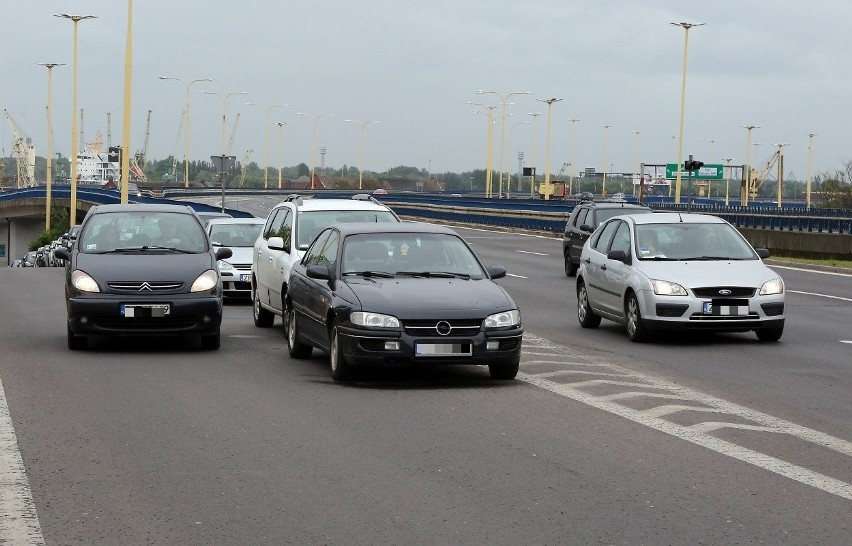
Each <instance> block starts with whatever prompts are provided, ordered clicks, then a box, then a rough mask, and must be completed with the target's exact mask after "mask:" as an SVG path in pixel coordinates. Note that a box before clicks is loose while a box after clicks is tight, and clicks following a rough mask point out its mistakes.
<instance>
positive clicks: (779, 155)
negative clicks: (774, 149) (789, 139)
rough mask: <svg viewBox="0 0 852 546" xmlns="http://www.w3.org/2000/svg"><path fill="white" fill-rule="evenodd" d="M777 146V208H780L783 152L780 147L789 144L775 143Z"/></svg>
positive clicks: (782, 182)
mask: <svg viewBox="0 0 852 546" xmlns="http://www.w3.org/2000/svg"><path fill="white" fill-rule="evenodd" d="M776 146H778V208H779V209H780V208H781V198H782V196H783V194H784V154H783V152H782V149H783V148H784V146H789V144H786V143H784V144H776Z"/></svg>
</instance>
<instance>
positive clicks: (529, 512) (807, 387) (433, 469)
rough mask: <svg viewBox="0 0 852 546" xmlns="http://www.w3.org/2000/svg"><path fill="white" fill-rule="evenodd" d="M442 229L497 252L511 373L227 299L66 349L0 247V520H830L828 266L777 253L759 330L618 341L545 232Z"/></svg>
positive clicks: (134, 530) (482, 531)
mask: <svg viewBox="0 0 852 546" xmlns="http://www.w3.org/2000/svg"><path fill="white" fill-rule="evenodd" d="M228 206H234V205H233V204H230V203H229V205H228ZM252 206H256V207H258V209H259V210H258V212H261V211H262V207H264V206H266V207H267V210H268V206H267V204H265V203H255V204H253V205H252ZM247 210H248V208H247ZM252 212H254V211H252ZM460 232H462V233H463V234H464V235H465V237H466V238H467V239H468V240H469V241H470V242H471V243H472V244H473V245H474V248H475V249H476V251H477V252H478V253H479V254H480V256H481V257H482V258H483V259H484V260H485V261H486V262H487V263H494V264H496V263H500V264H503V265H505V266H507V269H508V271H509V273H510V276H508V277H507V278H506V279H504V280H502V281H500V282H501V283H502V284H503V285H504V286H506V287H507V289H508V290H509V291H510V292H511V293H512V295H513V296H514V297H515V299H516V300H517V301H518V303H519V306H520V307H521V311H522V313H523V319H524V324H525V327H526V330H527V333H528V335H527V336H526V337H525V340H524V355H523V361H522V364H521V374H520V375H519V380H517V381H514V382H510V383H505V382H499V381H493V380H491V379H490V378H489V377H488V372H487V370H485V369H480V368H476V367H472V368H468V367H457V368H456V367H444V368H438V369H408V370H395V371H386V372H381V373H367V374H362V375H361V376H360V378H359V379H360V380H359V381H357V382H355V383H353V384H349V385H341V384H337V383H334V382H333V381H332V380H331V378H330V376H329V373H328V364H327V358H326V356H325V355H323V354H321V353H319V352H318V351H315V352H314V356H313V358H311V359H309V360H306V361H293V360H290V359H289V357H288V356H287V353H286V347H285V340H284V336H283V331H282V329H281V328H280V322H278V321H276V326H275V327H274V328H273V329H268V330H267V329H263V330H261V329H257V328H255V327H254V326H253V323H252V321H251V309H250V307H249V306H248V305H247V304H243V303H229V304H228V305H227V306H226V312H225V323H224V325H223V342H222V348H221V349H220V350H219V351H217V352H201V351H196V350H195V349H194V348H193V347H192V346H191V345H187V344H183V343H181V342H178V341H174V340H170V339H158V340H154V341H151V340H146V341H115V340H107V341H100V342H97V343H95V344H94V346H93V347H92V348H91V349H90V350H88V351H84V352H70V351H68V350H67V349H66V346H65V327H64V321H65V316H64V302H63V300H62V284H61V283H62V273H63V272H62V271H61V270H59V269H40V268H37V269H10V268H6V269H4V270H0V325H2V328H0V346H2V353H0V381H2V386H3V389H4V391H5V404H2V403H0V463H3V465H4V466H0V480H3V483H2V485H3V487H2V488H0V514H2V515H0V542H2V540H3V539H9V537H11V538H13V539H17V540H20V542H21V543H39V541H40V539H41V537H43V539H44V542H45V543H47V544H741V543H760V542H762V543H769V544H778V543H786V544H848V543H849V537H850V535H852V532H850V529H852V485H850V484H852V420H850V417H852V388H850V387H852V358H850V352H851V351H850V350H852V345H850V343H848V342H849V341H852V331H851V330H850V327H849V324H850V323H852V301H850V299H852V278H850V277H848V276H840V275H828V274H825V273H814V272H807V271H799V270H790V269H783V270H782V269H779V270H778V271H779V273H781V274H782V275H783V276H784V278H785V281H786V283H787V289H788V294H787V302H788V310H789V312H788V319H787V328H786V330H785V334H784V337H783V338H782V339H781V341H780V342H779V343H774V344H773V343H760V342H758V341H757V339H756V337H755V336H754V335H753V334H727V335H715V336H691V337H684V336H674V337H672V338H671V339H663V340H657V341H655V342H653V343H648V344H634V343H630V342H629V341H628V340H627V337H626V334H625V333H624V332H623V330H622V329H621V328H620V327H618V326H616V325H612V324H608V323H606V322H604V323H603V324H602V326H601V327H600V328H599V329H598V330H593V331H589V330H582V329H581V328H580V327H579V325H578V324H577V320H576V316H575V308H576V298H575V295H574V281H573V279H568V278H566V277H565V275H564V273H563V271H562V264H561V256H560V246H559V245H560V243H559V241H558V240H555V239H546V238H537V237H525V236H522V235H518V234H508V233H499V232H490V231H479V230H468V229H460ZM0 402H2V398H0ZM6 406H7V407H8V414H7V420H8V421H9V422H10V423H11V425H13V432H10V431H12V427H4V426H3V419H2V418H3V414H4V411H3V408H4V407H6ZM10 434H12V441H11V442H10V441H9V435H10ZM4 448H5V450H4ZM16 454H17V456H18V457H19V460H20V462H21V465H20V466H21V472H16V468H15V455H16ZM23 470H25V473H24V472H23ZM30 499H31V502H30ZM33 507H34V510H33ZM33 512H36V513H37V516H38V517H37V520H34V519H33V518H32V517H30V518H26V517H25V516H27V515H30V514H32V513H33ZM21 516H24V517H21Z"/></svg>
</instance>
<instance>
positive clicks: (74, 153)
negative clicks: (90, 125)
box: [54, 13, 96, 226]
mask: <svg viewBox="0 0 852 546" xmlns="http://www.w3.org/2000/svg"><path fill="white" fill-rule="evenodd" d="M54 17H61V18H63V19H68V20H70V21H71V22H72V23H74V64H73V65H72V72H73V84H72V92H71V96H72V99H71V210H70V213H69V222H70V225H72V226H73V225H74V224H76V223H77V26H78V23H79V22H80V21H83V20H84V19H95V18H96V16H94V15H68V14H67V13H61V14H58V15H54Z"/></svg>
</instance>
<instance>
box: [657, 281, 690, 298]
mask: <svg viewBox="0 0 852 546" xmlns="http://www.w3.org/2000/svg"><path fill="white" fill-rule="evenodd" d="M651 285H652V286H653V287H654V294H656V295H658V296H686V295H687V293H686V289H685V288H684V287H682V286H681V285H679V284H678V283H676V282H669V281H658V280H656V279H651Z"/></svg>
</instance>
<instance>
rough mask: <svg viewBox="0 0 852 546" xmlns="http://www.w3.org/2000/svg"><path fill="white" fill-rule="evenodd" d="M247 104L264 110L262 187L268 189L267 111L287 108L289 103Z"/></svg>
mask: <svg viewBox="0 0 852 546" xmlns="http://www.w3.org/2000/svg"><path fill="white" fill-rule="evenodd" d="M246 104H247V105H249V106H260V107H261V108H263V109H264V110H266V118H265V122H264V123H265V129H264V145H263V163H264V165H263V189H269V111H270V110H272V109H273V108H287V107H288V106H290V105H289V104H270V105H269V106H265V105H263V104H260V103H259V102H247V103H246Z"/></svg>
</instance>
